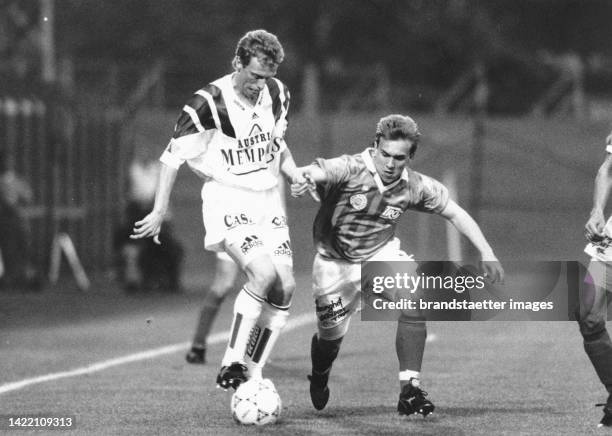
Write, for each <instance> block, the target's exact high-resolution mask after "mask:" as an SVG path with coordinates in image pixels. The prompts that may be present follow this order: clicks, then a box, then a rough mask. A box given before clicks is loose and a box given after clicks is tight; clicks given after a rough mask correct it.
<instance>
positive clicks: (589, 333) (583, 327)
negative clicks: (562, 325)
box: [578, 313, 606, 341]
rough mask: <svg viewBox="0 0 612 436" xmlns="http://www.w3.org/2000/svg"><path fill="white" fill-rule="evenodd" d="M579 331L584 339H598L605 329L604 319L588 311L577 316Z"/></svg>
mask: <svg viewBox="0 0 612 436" xmlns="http://www.w3.org/2000/svg"><path fill="white" fill-rule="evenodd" d="M578 325H579V326H580V333H581V334H582V337H583V338H584V339H585V340H586V341H592V340H595V339H598V338H599V337H600V336H601V335H603V334H604V333H605V331H606V320H605V318H604V317H603V316H601V315H597V314H594V313H588V314H586V315H585V316H583V317H580V318H578Z"/></svg>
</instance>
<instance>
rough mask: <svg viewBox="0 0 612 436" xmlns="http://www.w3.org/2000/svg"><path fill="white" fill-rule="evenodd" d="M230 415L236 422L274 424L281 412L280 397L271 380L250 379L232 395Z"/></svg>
mask: <svg viewBox="0 0 612 436" xmlns="http://www.w3.org/2000/svg"><path fill="white" fill-rule="evenodd" d="M231 409H232V417H233V418H234V421H236V422H237V423H238V424H245V425H266V424H274V423H275V422H276V421H277V420H278V417H279V416H280V413H281V399H280V397H279V395H278V392H276V388H275V387H274V384H273V383H272V380H270V379H268V378H266V379H263V380H257V379H251V380H249V381H246V382H244V383H242V384H241V385H240V386H238V389H236V392H234V395H232V404H231Z"/></svg>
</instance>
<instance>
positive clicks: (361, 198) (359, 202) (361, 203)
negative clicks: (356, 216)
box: [349, 194, 368, 210]
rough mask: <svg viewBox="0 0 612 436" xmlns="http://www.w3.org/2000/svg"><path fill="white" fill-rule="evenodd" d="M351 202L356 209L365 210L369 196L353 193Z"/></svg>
mask: <svg viewBox="0 0 612 436" xmlns="http://www.w3.org/2000/svg"><path fill="white" fill-rule="evenodd" d="M349 202H350V203H351V206H353V208H354V209H356V210H363V209H365V208H366V206H367V205H368V198H367V197H366V196H365V195H363V194H355V195H351V198H349Z"/></svg>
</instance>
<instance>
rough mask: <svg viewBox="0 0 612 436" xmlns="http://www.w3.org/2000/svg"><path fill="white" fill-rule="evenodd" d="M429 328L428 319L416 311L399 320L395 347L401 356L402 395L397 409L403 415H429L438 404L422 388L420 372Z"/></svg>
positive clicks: (404, 315) (403, 315)
mask: <svg viewBox="0 0 612 436" xmlns="http://www.w3.org/2000/svg"><path fill="white" fill-rule="evenodd" d="M426 339H427V329H426V326H425V322H424V321H422V320H419V319H417V318H415V317H414V314H413V313H402V315H401V316H400V317H399V319H398V322H397V333H396V336H395V350H396V352H397V358H398V360H399V379H400V389H401V392H400V396H399V402H398V404H397V411H398V412H399V413H400V414H401V415H412V414H413V413H420V414H422V415H423V416H427V415H428V414H430V413H431V412H433V410H434V405H433V404H432V402H431V401H429V400H428V399H427V398H425V397H426V396H427V393H426V392H425V391H423V390H422V389H421V388H420V379H419V378H420V372H421V365H422V363H423V354H424V352H425V340H426Z"/></svg>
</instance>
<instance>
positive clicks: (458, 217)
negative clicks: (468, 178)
mask: <svg viewBox="0 0 612 436" xmlns="http://www.w3.org/2000/svg"><path fill="white" fill-rule="evenodd" d="M440 215H442V216H443V217H444V218H446V219H447V220H449V221H450V222H451V223H452V224H453V225H454V226H455V227H456V228H457V230H459V232H461V234H463V235H464V236H465V237H466V238H468V239H469V240H470V242H471V243H472V244H474V246H475V247H476V248H477V249H478V251H479V252H480V257H481V260H482V268H483V270H484V272H485V273H486V275H487V277H489V278H490V279H491V281H492V282H497V281H499V282H503V281H504V269H503V267H502V266H501V263H499V260H497V257H496V256H495V253H493V249H492V248H491V246H490V245H489V243H488V242H487V239H486V238H485V236H484V235H483V234H482V231H481V230H480V227H479V226H478V224H477V223H476V221H474V219H473V218H472V217H471V216H470V214H469V213H467V212H466V211H465V210H464V209H463V208H462V207H461V206H459V205H458V204H457V203H455V202H454V201H453V200H449V201H448V204H447V205H446V207H445V208H444V210H443V211H442V212H441V213H440Z"/></svg>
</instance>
